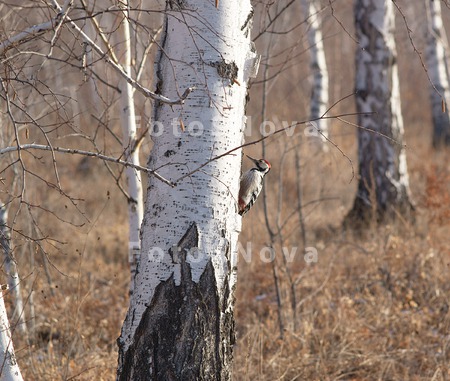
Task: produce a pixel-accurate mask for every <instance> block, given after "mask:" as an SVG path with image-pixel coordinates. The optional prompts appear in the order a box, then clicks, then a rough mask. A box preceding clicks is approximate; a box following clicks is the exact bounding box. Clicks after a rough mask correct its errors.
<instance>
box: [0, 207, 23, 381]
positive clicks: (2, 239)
mask: <svg viewBox="0 0 450 381" xmlns="http://www.w3.org/2000/svg"><path fill="white" fill-rule="evenodd" d="M6 221H7V210H6V208H5V206H4V205H0V244H1V248H2V250H3V251H4V253H5V268H6V272H7V274H8V283H9V286H6V285H2V286H0V380H2V381H22V380H23V378H22V375H21V373H20V369H19V365H18V364H17V361H16V356H15V353H14V346H13V342H12V338H11V330H10V326H9V320H8V314H7V313H6V307H5V301H4V299H3V290H6V289H8V288H10V289H11V290H14V299H15V300H14V301H15V303H16V311H17V310H18V311H19V314H20V313H21V312H23V304H22V298H21V296H20V288H19V287H20V283H19V281H18V280H19V278H18V276H17V271H15V270H16V268H15V264H14V262H13V261H12V259H11V251H10V242H9V241H10V234H9V229H8V228H7V224H6ZM11 287H12V288H11ZM17 292H19V293H18V294H17ZM18 303H20V306H18V305H17V304H18ZM19 326H20V325H19Z"/></svg>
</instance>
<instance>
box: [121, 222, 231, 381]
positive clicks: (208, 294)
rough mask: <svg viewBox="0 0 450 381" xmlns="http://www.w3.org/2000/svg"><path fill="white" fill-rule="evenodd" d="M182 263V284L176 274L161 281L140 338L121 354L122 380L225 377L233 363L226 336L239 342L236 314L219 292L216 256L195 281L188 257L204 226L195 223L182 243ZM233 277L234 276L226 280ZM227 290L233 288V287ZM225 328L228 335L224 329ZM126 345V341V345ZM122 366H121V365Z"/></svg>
mask: <svg viewBox="0 0 450 381" xmlns="http://www.w3.org/2000/svg"><path fill="white" fill-rule="evenodd" d="M177 246H178V248H177V251H178V252H179V253H178V254H179V255H178V258H179V263H180V266H181V282H180V285H176V284H175V280H174V277H173V275H172V276H171V277H170V278H169V279H168V280H167V281H165V282H161V283H160V284H159V285H158V286H157V287H156V290H155V294H154V297H153V299H152V301H151V302H150V304H149V306H148V307H147V310H146V311H145V312H144V315H143V317H142V320H141V322H140V324H139V327H138V328H137V329H136V332H135V336H134V342H133V344H132V345H131V346H130V347H129V349H128V351H127V352H126V353H122V351H121V349H120V346H121V343H120V342H119V356H121V357H122V369H121V373H120V374H118V377H117V379H118V380H133V381H140V380H167V381H172V380H205V381H206V380H208V381H213V380H224V379H226V378H223V375H224V374H226V373H225V372H223V370H224V366H226V365H225V364H229V363H230V359H231V357H228V356H232V353H231V349H229V347H230V346H229V345H227V343H225V342H224V343H221V340H220V338H221V337H229V338H230V341H231V340H233V341H232V342H234V319H233V314H232V313H228V314H225V315H226V316H225V322H226V324H222V327H221V322H220V318H221V315H222V314H223V313H225V310H224V308H225V307H226V306H225V300H228V296H226V297H225V298H224V299H223V300H224V302H223V304H222V305H220V299H219V296H218V294H217V292H216V289H217V285H216V279H215V274H214V267H213V265H212V263H211V260H209V261H208V263H207V265H206V269H205V270H204V272H203V274H202V276H201V277H200V280H199V282H198V283H195V282H193V281H192V277H191V268H190V265H189V263H187V262H186V255H187V253H188V252H189V251H190V250H193V249H196V248H198V231H197V226H196V224H195V223H194V224H192V225H191V226H190V228H189V229H188V230H187V232H186V234H185V235H184V237H183V238H182V239H181V240H180V241H179V243H178V245H177ZM225 283H228V282H225ZM226 287H227V291H226V292H225V293H226V295H228V294H229V292H230V290H229V289H228V285H227V286H226ZM221 329H225V330H226V332H222V334H225V336H223V335H221V334H220V333H221ZM122 346H123V345H122ZM119 368H120V367H119Z"/></svg>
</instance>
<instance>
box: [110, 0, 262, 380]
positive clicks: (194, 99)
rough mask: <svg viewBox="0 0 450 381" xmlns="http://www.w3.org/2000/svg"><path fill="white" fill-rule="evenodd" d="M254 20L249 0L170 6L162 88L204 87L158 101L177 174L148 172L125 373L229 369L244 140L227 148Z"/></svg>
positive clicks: (172, 374) (202, 375)
mask: <svg viewBox="0 0 450 381" xmlns="http://www.w3.org/2000/svg"><path fill="white" fill-rule="evenodd" d="M251 21H252V8H251V6H250V2H249V1H240V0H228V1H221V2H220V3H219V2H216V4H214V3H211V2H206V3H205V2H203V1H197V0H192V1H185V2H183V3H175V2H169V3H168V4H167V6H166V12H165V23H164V27H163V31H162V41H161V50H160V53H159V58H158V59H157V63H156V76H157V84H156V87H157V90H158V92H160V93H163V94H166V96H169V97H177V96H179V94H180V93H181V92H182V91H183V89H185V88H192V87H195V88H196V91H195V92H194V93H193V94H192V95H191V97H190V98H188V99H187V100H186V103H185V104H184V105H183V106H182V107H171V106H170V105H167V104H165V103H161V102H158V103H157V104H156V105H155V106H154V110H153V111H154V113H153V115H154V119H153V123H154V125H155V126H158V130H157V131H156V130H154V131H153V134H152V138H153V141H154V146H153V149H152V152H151V154H150V158H149V161H148V167H149V168H153V169H156V168H159V171H160V173H161V175H163V176H164V177H167V178H168V179H170V180H171V181H172V182H174V183H175V184H176V186H175V187H173V188H171V187H168V186H167V184H164V183H162V182H160V181H154V180H152V179H150V180H149V185H148V194H147V200H146V209H145V216H144V223H143V226H142V254H141V258H140V260H139V262H138V263H139V265H138V271H137V273H136V278H135V288H134V292H133V294H132V298H131V301H130V308H129V311H128V314H127V318H126V320H125V323H124V326H123V328H122V333H121V337H120V339H119V367H118V379H119V380H134V379H150V378H152V379H178V380H182V379H208V380H230V379H231V360H232V348H233V344H234V335H235V333H234V318H233V308H234V288H235V282H236V255H237V253H236V244H237V238H238V234H239V231H240V224H241V221H240V219H241V218H240V217H239V216H238V215H237V214H236V195H237V192H238V180H239V176H238V175H237V174H239V173H240V167H241V151H240V150H234V152H233V154H230V155H228V154H226V153H227V151H229V150H232V149H235V148H236V147H239V146H240V145H241V143H242V139H243V130H244V121H243V118H244V106H245V97H246V92H247V83H248V80H249V77H250V76H252V75H254V74H255V68H254V65H255V61H256V59H255V58H256V54H255V53H254V52H253V51H252V46H251V44H250V27H251ZM211 158H213V160H212V161H211ZM208 162H209V164H207V165H205V164H206V163H208Z"/></svg>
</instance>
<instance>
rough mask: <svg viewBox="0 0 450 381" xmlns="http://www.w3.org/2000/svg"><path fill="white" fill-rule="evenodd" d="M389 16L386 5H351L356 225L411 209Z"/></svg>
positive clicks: (369, 0) (370, 1)
mask: <svg viewBox="0 0 450 381" xmlns="http://www.w3.org/2000/svg"><path fill="white" fill-rule="evenodd" d="M394 16H395V15H394V9H393V4H392V2H391V1H385V0H356V1H355V28H356V35H357V39H358V41H359V47H358V49H357V51H356V92H357V93H356V107H357V111H358V113H361V114H360V115H359V116H358V124H359V125H360V126H361V127H362V128H360V129H358V160H359V179H358V180H359V184H358V191H357V195H356V199H355V202H354V205H353V209H352V210H351V211H350V214H349V216H348V218H350V219H353V220H354V222H357V223H359V222H361V221H364V220H366V221H367V220H368V218H372V219H375V218H376V221H378V222H379V221H381V220H383V219H384V218H385V217H388V216H389V217H393V216H395V211H399V212H400V213H406V214H409V213H410V212H411V211H412V208H413V207H412V203H411V200H410V191H409V182H408V172H407V166H406V154H405V149H404V146H403V118H402V112H401V103H400V92H399V82H398V68H397V62H396V48H395V40H394V35H393V31H394V28H395V17H394ZM368 130H369V131H368ZM370 130H371V131H375V132H370ZM380 134H383V135H385V136H381V135H380Z"/></svg>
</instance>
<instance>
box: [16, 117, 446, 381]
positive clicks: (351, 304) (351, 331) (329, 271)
mask: <svg viewBox="0 0 450 381" xmlns="http://www.w3.org/2000/svg"><path fill="white" fill-rule="evenodd" d="M420 126H421V123H418V125H417V127H420ZM427 130H428V131H427V133H428V134H430V132H429V128H427ZM407 138H410V141H411V146H414V143H417V144H418V145H417V148H411V149H409V150H408V163H409V170H410V178H411V186H412V193H413V196H414V200H415V202H416V208H417V214H416V219H415V221H414V222H410V221H406V220H404V219H402V217H401V216H399V218H398V220H397V221H396V222H395V223H393V224H390V225H383V226H379V227H375V226H372V227H371V228H369V229H367V230H366V231H364V232H354V231H351V230H347V231H345V232H344V231H342V230H341V229H340V227H339V226H340V222H341V221H342V219H343V217H344V216H345V213H346V211H347V210H348V209H349V207H350V206H351V202H352V199H353V196H354V190H355V186H356V180H353V181H352V182H351V183H349V178H351V170H350V168H349V164H348V162H346V160H345V158H342V157H340V156H339V155H337V154H336V153H333V151H330V152H329V153H327V154H322V153H317V154H316V155H315V156H314V157H316V158H318V157H319V158H322V161H321V162H320V167H321V169H320V172H318V171H317V170H316V169H315V168H314V167H315V166H316V164H314V162H309V161H308V157H309V154H308V153H305V154H304V155H303V156H304V161H303V163H304V171H303V184H304V186H303V190H304V193H303V197H304V200H303V203H304V204H307V203H308V201H311V200H316V199H317V195H318V194H320V197H322V198H323V199H324V200H322V201H320V202H318V203H313V204H311V205H310V206H306V207H305V208H304V212H305V215H306V218H305V221H306V224H305V226H306V237H307V245H308V246H309V247H314V248H315V249H316V250H317V253H318V261H317V263H313V264H306V263H305V261H304V259H303V255H302V254H300V253H301V250H302V247H303V246H302V245H303V243H302V242H301V237H300V236H301V235H300V226H299V223H298V221H297V220H295V218H294V219H292V220H291V221H290V222H289V223H288V225H287V227H286V229H285V230H284V231H285V232H286V234H285V236H284V237H283V240H284V241H283V245H284V246H287V247H288V248H292V247H294V246H299V251H298V254H297V255H296V257H295V259H294V261H293V262H292V263H290V264H288V265H285V264H284V262H283V260H282V257H281V253H280V245H281V242H276V243H275V248H276V260H275V266H273V265H272V263H266V262H264V261H263V260H261V259H260V256H259V251H260V249H261V248H262V247H263V246H265V245H267V244H268V239H269V238H268V234H267V231H266V226H265V222H264V215H263V207H262V206H263V201H262V200H258V203H257V205H256V206H255V207H254V209H253V210H252V211H251V213H249V215H248V216H246V217H245V218H244V227H243V232H242V234H241V238H240V241H241V243H242V245H243V246H244V247H245V246H246V244H247V242H251V243H252V248H253V257H252V261H250V262H246V261H245V260H243V257H240V261H239V277H238V287H237V292H236V321H237V343H236V346H235V365H234V379H235V380H447V379H448V377H449V367H448V360H449V348H448V344H449V340H450V336H449V325H450V318H449V295H450V293H449V291H450V290H449V282H448V279H449V265H450V243H449V242H450V241H449V239H448V232H449V214H450V212H449V211H450V185H449V184H450V182H449V180H450V167H449V166H448V162H447V160H448V159H449V152H447V151H444V152H434V151H432V150H431V149H430V148H428V147H427V146H426V145H419V142H420V141H421V139H422V138H421V137H420V136H418V137H416V139H414V135H413V134H408V136H407ZM283 139H285V138H282V139H280V142H276V141H275V142H274V143H271V144H269V148H270V147H273V148H270V151H269V152H270V155H269V156H268V158H269V159H271V160H272V161H273V165H274V170H273V171H272V172H271V173H270V174H269V175H268V176H270V179H271V181H270V182H268V185H267V191H268V193H269V197H268V199H269V211H270V215H271V217H270V221H271V223H275V221H274V218H275V216H276V214H277V210H278V209H277V208H278V205H279V204H278V201H277V200H278V196H279V194H280V193H279V192H281V189H283V193H282V197H281V199H282V203H281V204H282V206H281V208H282V213H281V219H282V218H284V217H285V216H286V215H287V214H288V212H289V210H290V208H291V207H290V205H293V203H294V202H295V201H293V200H295V199H296V192H295V187H294V184H293V183H294V182H295V171H294V168H293V165H292V163H290V162H289V161H287V164H286V172H285V173H284V174H282V177H281V178H280V169H279V168H277V167H276V163H277V159H278V157H277V156H276V153H277V150H276V149H275V148H277V147H278V145H280V146H281V144H284V143H282V142H281V141H282V140H283ZM344 139H346V140H348V142H347V143H346V141H344ZM427 140H428V139H427ZM336 141H338V142H339V144H340V145H341V147H342V148H343V149H344V151H345V152H347V153H348V154H349V155H353V156H355V153H354V151H355V150H354V147H353V148H352V144H354V139H350V138H347V137H345V138H344V137H339V136H338V137H337V138H336ZM346 145H348V147H347V146H346ZM302 147H303V148H304V149H305V150H307V149H308V148H307V147H305V146H302ZM77 160H78V159H77ZM77 160H75V159H70V160H69V159H68V161H67V163H61V164H60V165H61V169H62V172H64V169H65V170H66V171H67V175H68V174H71V173H75V175H73V176H64V177H63V181H64V182H65V183H64V184H63V185H64V187H65V189H66V191H67V192H69V193H71V194H72V195H73V196H76V197H79V198H82V199H85V200H86V201H85V202H81V201H80V202H79V204H80V210H81V211H82V212H83V213H84V217H83V218H81V220H82V221H77V219H76V218H75V219H74V220H72V222H73V223H83V224H84V225H83V226H81V227H75V226H73V225H70V224H68V223H61V221H57V219H55V218H54V217H53V216H52V215H50V214H49V213H45V212H42V213H41V214H40V215H39V222H40V223H41V224H43V225H44V226H46V228H48V229H47V230H48V233H49V234H51V236H53V237H57V238H58V240H59V241H62V242H66V243H65V244H63V245H58V246H59V247H61V250H59V251H56V250H53V251H52V250H50V251H49V252H50V253H51V254H50V257H49V259H50V261H51V265H50V266H49V268H48V274H49V276H50V277H51V283H49V280H48V278H47V276H46V271H45V267H44V266H43V264H44V261H43V260H42V257H41V256H40V255H39V253H38V252H37V251H36V253H34V254H35V255H34V258H35V261H36V262H35V266H34V267H33V266H30V265H29V264H28V265H27V264H26V263H29V261H27V258H28V255H29V254H27V253H22V254H21V257H19V258H18V260H19V263H25V264H24V265H23V266H21V267H20V269H21V275H22V278H23V282H22V284H23V288H24V294H25V295H28V296H30V291H31V290H34V293H33V302H34V303H33V304H34V305H35V314H34V318H30V315H29V314H28V317H29V318H30V321H29V325H30V326H32V325H33V324H34V325H35V326H36V334H35V335H34V336H33V337H32V340H31V343H28V342H27V340H26V339H25V337H21V336H20V335H19V334H17V333H16V334H15V335H14V339H15V345H16V349H17V357H18V361H19V364H20V366H21V368H22V370H23V373H24V375H25V377H26V379H29V380H72V379H76V380H92V379H95V380H111V379H114V376H115V371H116V361H117V358H116V357H117V355H116V350H117V347H116V343H115V341H116V338H117V337H118V336H119V333H120V327H121V324H122V321H123V319H124V316H125V313H126V309H127V303H128V301H127V292H128V288H127V287H128V264H127V256H126V251H127V242H126V239H127V218H126V203H125V199H124V198H123V196H121V195H120V194H119V193H118V192H117V191H116V189H115V185H114V184H113V183H112V181H111V180H108V174H107V173H106V171H105V169H104V168H103V167H102V165H101V164H99V163H95V162H93V164H92V168H90V169H89V171H88V172H87V173H85V172H83V173H79V172H77V171H76V170H75V169H74V168H76V166H77V164H78V162H77ZM71 161H72V162H71ZM65 165H66V166H67V167H65ZM279 181H281V184H282V185H283V186H282V187H280V183H279ZM79 184H82V186H80V185H79ZM43 188H44V186H43ZM36 192H38V193H37V194H39V193H40V192H45V189H36ZM41 194H42V193H41ZM327 197H329V198H330V200H327ZM55 198H57V197H56V196H55V195H53V194H52V192H48V194H47V195H46V196H45V197H44V202H43V204H42V206H45V205H49V204H52V203H53V202H54V201H55V200H54V199H55ZM53 205H55V204H53ZM56 205H58V206H57V207H56V211H57V212H60V213H61V214H62V215H64V209H65V208H67V205H65V204H64V203H61V202H59V203H58V202H56ZM274 268H275V269H276V270H277V277H278V284H279V293H280V301H279V302H277V297H276V292H275V286H274V276H273V269H274ZM289 277H290V279H293V281H294V282H295V286H294V288H295V295H296V298H297V308H296V311H297V317H296V320H295V322H294V319H293V314H292V308H291V305H292V304H291V297H292V291H291V286H290V285H291V282H290V280H289ZM279 313H280V314H281V317H282V321H283V331H282V335H281V334H280V326H279Z"/></svg>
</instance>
